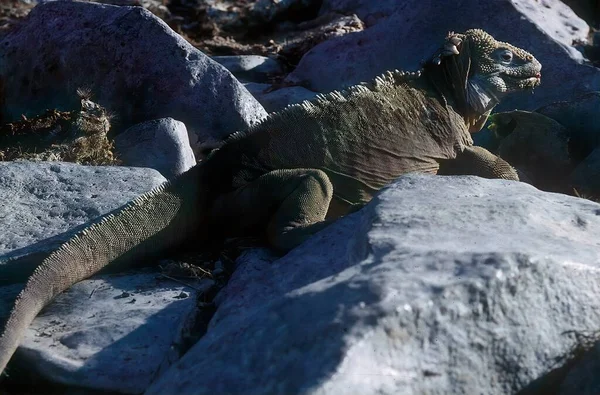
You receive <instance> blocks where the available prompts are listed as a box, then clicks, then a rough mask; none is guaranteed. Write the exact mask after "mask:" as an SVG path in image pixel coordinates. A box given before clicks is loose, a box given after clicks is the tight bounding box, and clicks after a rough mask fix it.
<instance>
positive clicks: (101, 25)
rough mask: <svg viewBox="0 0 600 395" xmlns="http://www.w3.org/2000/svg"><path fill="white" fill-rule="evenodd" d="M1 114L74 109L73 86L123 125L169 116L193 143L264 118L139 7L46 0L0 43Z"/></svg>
mask: <svg viewBox="0 0 600 395" xmlns="http://www.w3.org/2000/svg"><path fill="white" fill-rule="evenodd" d="M0 63H1V64H2V70H0V83H1V86H2V90H1V91H0V99H1V100H0V104H1V105H0V115H1V117H2V118H3V119H6V120H11V119H18V118H19V117H20V116H21V114H26V115H31V114H37V113H40V112H42V111H44V110H45V109H47V108H58V109H65V110H71V109H72V108H77V107H76V106H77V105H78V101H79V98H78V97H77V95H76V90H77V89H78V88H81V87H85V88H89V90H90V91H91V93H92V95H93V98H94V99H95V101H97V102H98V103H99V104H101V105H102V106H103V107H105V108H107V109H108V110H110V111H112V112H113V113H115V114H116V115H117V117H116V119H117V120H118V122H119V127H120V128H122V129H124V128H127V127H129V126H132V125H134V124H137V123H139V122H143V121H148V120H152V119H158V118H166V117H172V118H174V119H177V120H179V121H182V122H183V123H185V125H186V127H187V129H188V132H189V133H190V140H191V142H192V144H196V142H198V141H204V140H207V139H216V140H220V139H222V138H223V137H225V136H227V135H229V134H230V133H233V132H235V131H236V130H240V129H242V130H243V129H246V128H247V127H248V126H249V125H251V124H252V123H253V122H255V121H257V120H259V119H260V118H262V117H264V116H265V115H266V113H265V111H264V109H263V108H262V106H261V105H260V104H259V103H258V102H257V101H256V100H255V99H254V98H253V97H252V95H250V93H248V91H247V90H246V89H245V88H244V87H243V86H242V84H240V83H239V82H238V81H237V80H236V79H235V77H233V75H232V74H231V73H230V72H229V71H227V69H225V68H224V67H223V66H221V65H220V64H218V63H217V62H214V61H213V60H211V59H210V58H209V57H208V56H206V55H204V54H203V53H202V52H200V51H199V50H198V49H196V48H194V47H193V46H192V45H191V44H190V43H188V42H187V41H186V40H185V39H183V37H181V36H179V35H178V34H177V33H175V32H174V31H173V30H171V28H169V26H167V24H166V23H164V22H163V21H161V20H160V19H159V18H158V17H156V16H154V15H153V14H152V13H151V12H150V11H148V10H146V9H144V8H142V7H117V6H111V5H103V4H97V3H84V2H71V1H51V2H45V3H42V4H39V5H38V6H36V7H35V8H34V9H33V10H32V11H31V12H30V13H29V15H28V16H27V18H25V20H23V21H22V23H20V24H19V26H18V27H17V28H15V29H14V30H13V31H11V32H10V33H9V34H7V35H6V36H4V37H3V38H2V40H0Z"/></svg>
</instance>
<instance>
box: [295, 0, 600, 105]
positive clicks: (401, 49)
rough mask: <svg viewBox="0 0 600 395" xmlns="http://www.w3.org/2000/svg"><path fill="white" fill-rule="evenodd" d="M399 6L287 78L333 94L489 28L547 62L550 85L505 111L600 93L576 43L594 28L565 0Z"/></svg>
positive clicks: (422, 1) (420, 1)
mask: <svg viewBox="0 0 600 395" xmlns="http://www.w3.org/2000/svg"><path fill="white" fill-rule="evenodd" d="M335 2H339V3H342V4H348V5H350V6H351V5H353V4H366V3H364V2H352V1H343V0H335ZM329 3H332V2H329ZM372 3H373V4H371V5H369V6H368V7H369V9H371V8H372V9H373V10H372V11H369V12H376V7H379V2H377V3H375V2H372ZM369 4H370V3H369ZM382 4H383V5H382V7H383V8H382V9H384V10H385V9H387V8H386V4H387V5H388V6H391V3H389V2H383V3H382ZM396 7H397V8H395V9H394V10H395V12H394V13H393V14H391V15H390V16H389V17H387V18H385V19H383V20H381V21H380V22H379V23H377V24H376V25H375V26H372V27H370V28H368V29H367V30H365V31H363V32H358V33H352V34H348V35H345V36H343V37H339V38H334V39H331V40H328V41H326V42H324V43H322V44H320V45H318V46H316V47H315V48H313V49H312V50H311V51H309V52H308V53H307V54H305V55H304V57H303V58H302V60H301V62H300V64H299V65H298V67H297V68H296V69H295V70H294V72H292V73H291V74H290V75H289V76H288V77H287V81H288V82H291V83H296V84H300V85H302V86H304V87H306V88H308V89H310V90H314V91H319V92H328V91H331V90H334V89H340V88H343V87H346V86H349V85H353V84H356V83H358V82H361V81H367V80H370V79H372V78H373V77H374V76H376V75H378V74H381V73H382V72H384V71H385V70H388V69H406V70H416V69H418V68H419V64H420V61H422V60H424V59H426V58H427V57H429V56H430V55H431V54H432V53H433V52H434V51H436V50H437V49H438V48H439V46H440V45H441V43H442V42H443V39H444V37H445V36H446V35H447V33H448V31H455V32H461V31H464V30H467V29H471V28H481V29H484V30H486V31H488V32H489V33H490V34H492V35H493V36H494V37H495V38H496V39H499V40H502V41H507V42H510V43H511V44H514V45H516V46H518V47H521V48H524V49H526V50H528V51H529V52H531V53H533V55H535V57H536V58H537V59H538V60H539V61H540V62H541V63H542V65H543V69H542V85H541V86H540V87H538V88H536V90H535V94H534V95H531V94H529V95H527V94H521V95H512V96H510V97H508V98H507V99H506V100H504V102H503V103H502V104H501V105H500V106H499V107H498V110H502V109H513V108H519V109H531V110H533V109H535V108H537V107H539V106H540V105H542V104H546V103H549V102H552V101H556V100H560V99H561V98H564V97H573V96H575V95H576V94H580V93H583V92H587V91H591V90H598V89H600V70H598V69H596V68H594V67H591V66H586V65H583V64H581V62H582V55H581V54H580V53H579V52H577V51H576V50H575V48H573V47H571V46H570V45H571V42H572V40H574V39H585V37H586V36H587V33H588V32H589V27H588V26H587V24H586V23H585V22H584V21H583V20H581V19H580V18H579V17H577V16H576V15H575V14H574V13H573V12H572V11H571V10H570V9H569V8H568V7H567V6H565V5H564V4H563V3H562V2H560V1H558V0H550V1H544V2H531V1H529V0H516V1H511V0H498V1H487V0H463V1H460V2H458V3H457V2H443V3H440V2H439V1H433V0H411V1H403V2H397V6H396ZM388 8H389V7H388ZM386 12H387V11H386ZM423 21H427V23H423ZM507 23H509V24H510V28H509V29H507Z"/></svg>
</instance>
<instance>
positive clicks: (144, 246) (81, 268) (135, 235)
mask: <svg viewBox="0 0 600 395" xmlns="http://www.w3.org/2000/svg"><path fill="white" fill-rule="evenodd" d="M203 167H204V166H202V165H197V166H195V167H193V168H192V169H190V170H188V171H187V172H186V173H184V174H182V175H181V176H179V177H178V178H176V179H175V180H174V181H172V182H168V183H165V184H163V185H161V186H159V187H157V188H155V189H154V190H152V191H150V192H148V193H146V194H144V195H142V196H140V197H138V198H136V199H135V200H133V201H132V202H130V203H128V204H126V205H125V206H123V207H122V208H121V209H119V210H118V211H117V212H115V213H113V214H109V215H106V216H105V217H104V218H102V219H101V221H100V222H98V223H95V224H93V225H91V226H89V227H87V228H86V229H84V230H83V231H81V232H80V233H79V234H77V235H76V236H74V237H73V238H72V239H70V240H69V241H67V242H65V243H64V244H63V245H62V246H61V247H60V248H59V249H58V250H56V251H54V252H53V253H52V254H51V255H50V256H48V258H46V259H45V260H44V261H43V262H42V264H41V265H40V266H39V267H38V268H37V269H36V270H35V272H34V273H33V274H32V275H31V277H30V278H29V280H28V281H27V283H26V285H25V287H24V288H23V290H22V291H21V293H20V294H19V296H18V297H17V299H16V301H15V304H14V307H13V309H12V310H11V312H10V316H9V318H8V321H7V322H6V325H5V327H4V331H3V332H2V335H1V336H0V372H2V371H4V368H5V367H6V365H7V364H8V361H9V360H10V358H11V357H12V355H13V353H14V352H15V350H16V349H17V347H18V346H19V343H20V342H21V340H22V338H23V336H24V334H25V332H26V330H27V328H28V327H29V325H30V324H31V322H32V321H33V319H34V318H35V317H36V315H37V314H38V313H39V312H40V310H42V308H44V307H45V306H46V305H47V304H48V303H49V302H50V301H51V300H52V299H53V298H54V297H56V296H57V295H58V294H60V293H61V292H63V291H64V290H66V289H67V288H69V287H70V286H72V285H73V284H75V283H77V282H79V281H81V280H83V279H85V278H87V277H89V276H91V275H93V274H94V273H96V272H98V271H99V270H101V269H102V268H104V267H106V266H107V265H109V264H110V263H112V262H114V261H115V260H116V259H117V258H119V262H122V260H121V258H125V259H126V260H127V261H129V260H131V259H143V258H144V257H149V256H151V255H152V254H156V253H157V252H160V251H164V250H165V249H167V248H169V247H173V246H176V245H178V244H180V243H181V242H182V241H184V238H185V237H186V236H187V235H194V234H195V233H196V232H195V231H196V230H197V229H198V227H199V225H200V224H201V222H202V220H203V219H202V217H203V215H202V211H203V210H202V209H201V208H202V207H203V206H204V204H203V202H202V196H200V195H201V194H200V192H201V191H200V189H201V187H200V186H201V184H202V182H201V174H202V173H203V171H204V169H203Z"/></svg>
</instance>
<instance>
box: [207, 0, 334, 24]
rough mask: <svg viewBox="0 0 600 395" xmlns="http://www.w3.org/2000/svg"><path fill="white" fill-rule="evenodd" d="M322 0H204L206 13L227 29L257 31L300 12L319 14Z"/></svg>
mask: <svg viewBox="0 0 600 395" xmlns="http://www.w3.org/2000/svg"><path fill="white" fill-rule="evenodd" d="M321 1H322V0H277V1H273V0H254V1H248V2H246V1H244V2H240V1H238V0H205V1H204V2H205V3H206V5H207V6H208V9H207V14H208V16H209V17H210V19H211V20H212V21H213V22H214V23H216V24H217V25H218V26H219V28H221V29H224V30H237V29H240V28H241V29H248V28H250V29H258V30H259V31H260V30H264V27H265V25H272V24H275V23H276V22H278V21H280V20H285V19H290V17H294V16H296V15H297V14H298V13H303V14H307V13H314V14H316V13H317V12H318V7H319V6H320V4H321ZM295 14H296V15H295Z"/></svg>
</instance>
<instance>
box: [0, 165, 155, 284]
mask: <svg viewBox="0 0 600 395" xmlns="http://www.w3.org/2000/svg"><path fill="white" fill-rule="evenodd" d="M164 181H165V178H164V177H162V176H161V175H160V173H158V172H157V171H156V170H153V169H142V168H128V167H114V166H113V167H111V166H94V167H92V166H81V165H76V164H72V163H61V162H51V163H49V162H40V163H34V162H2V163H0V218H2V232H1V233H0V266H1V267H2V270H1V272H2V273H1V275H0V284H10V283H12V282H14V281H13V279H15V278H17V279H22V278H24V276H25V275H27V274H29V273H31V272H32V271H33V269H34V268H35V266H36V265H38V264H39V263H40V260H41V258H43V257H44V256H46V255H47V254H48V253H50V252H51V251H53V250H55V249H56V248H58V246H60V245H61V244H62V243H63V242H65V241H66V240H68V239H69V238H70V237H71V236H73V234H74V233H75V232H76V231H78V230H80V229H81V227H82V226H83V225H84V224H86V223H88V222H89V221H91V220H92V219H94V218H96V217H98V216H100V215H102V214H105V213H108V212H110V211H112V210H115V209H117V208H118V207H120V206H122V205H123V204H125V203H127V202H128V201H130V200H133V199H134V198H136V197H137V196H139V195H141V194H143V193H145V192H147V191H149V190H151V189H152V188H154V187H156V186H158V185H160V184H161V183H163V182H164Z"/></svg>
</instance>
